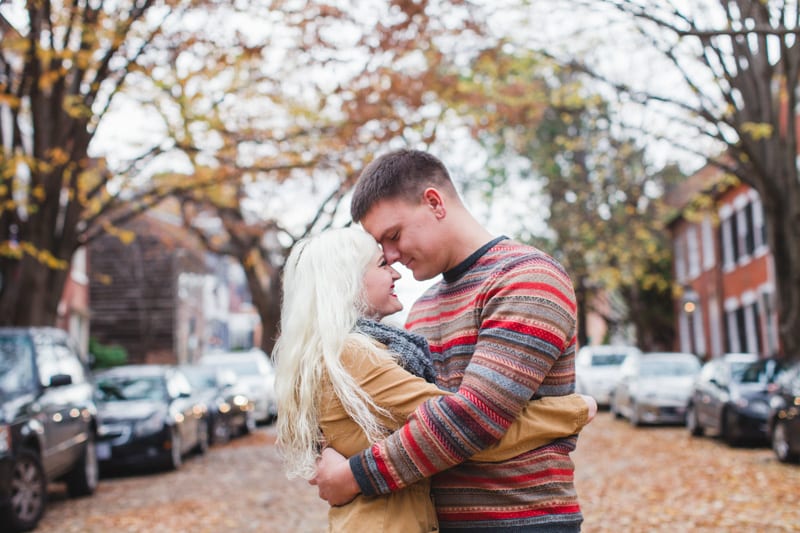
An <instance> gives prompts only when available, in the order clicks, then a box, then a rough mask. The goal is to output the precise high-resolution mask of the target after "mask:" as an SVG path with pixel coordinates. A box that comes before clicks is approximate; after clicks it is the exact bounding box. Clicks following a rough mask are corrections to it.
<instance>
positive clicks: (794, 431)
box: [767, 363, 800, 463]
mask: <svg viewBox="0 0 800 533" xmlns="http://www.w3.org/2000/svg"><path fill="white" fill-rule="evenodd" d="M775 385H776V386H775V390H774V392H773V394H772V396H771V397H770V411H769V422H768V430H767V431H768V433H769V438H770V441H771V443H772V449H773V450H774V451H775V455H776V456H777V457H778V459H779V460H780V461H782V462H785V463H788V462H797V461H798V460H800V363H795V364H794V365H792V366H790V367H789V368H786V369H785V370H784V371H783V372H782V373H781V375H780V376H778V378H777V379H776V380H775Z"/></svg>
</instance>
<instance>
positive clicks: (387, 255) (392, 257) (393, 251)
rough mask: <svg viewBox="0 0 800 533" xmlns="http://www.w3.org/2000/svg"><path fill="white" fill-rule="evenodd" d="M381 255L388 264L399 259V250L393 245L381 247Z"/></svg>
mask: <svg viewBox="0 0 800 533" xmlns="http://www.w3.org/2000/svg"><path fill="white" fill-rule="evenodd" d="M383 257H384V259H385V260H386V262H387V263H389V264H390V265H391V264H392V263H395V262H397V261H399V260H400V252H398V251H397V248H395V247H394V246H384V247H383Z"/></svg>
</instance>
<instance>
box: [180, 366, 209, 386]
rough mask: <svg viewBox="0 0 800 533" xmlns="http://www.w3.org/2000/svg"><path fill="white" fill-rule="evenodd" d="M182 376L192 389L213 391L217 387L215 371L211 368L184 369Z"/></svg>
mask: <svg viewBox="0 0 800 533" xmlns="http://www.w3.org/2000/svg"><path fill="white" fill-rule="evenodd" d="M183 374H184V375H185V376H186V379H188V380H189V383H190V384H191V385H192V388H193V389H200V390H204V389H213V388H215V387H216V386H217V371H216V370H215V369H213V368H184V369H183Z"/></svg>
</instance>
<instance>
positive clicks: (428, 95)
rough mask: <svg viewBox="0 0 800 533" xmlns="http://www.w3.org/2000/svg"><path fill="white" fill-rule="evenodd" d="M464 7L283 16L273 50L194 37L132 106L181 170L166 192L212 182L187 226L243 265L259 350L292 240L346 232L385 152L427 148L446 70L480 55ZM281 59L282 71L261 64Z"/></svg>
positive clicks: (310, 9) (274, 315) (304, 8)
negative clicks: (180, 157) (360, 182)
mask: <svg viewBox="0 0 800 533" xmlns="http://www.w3.org/2000/svg"><path fill="white" fill-rule="evenodd" d="M472 9H474V8H473V7H471V6H470V5H469V4H468V3H467V2H462V1H460V0H452V1H449V2H441V3H440V2H408V1H402V0H395V1H392V2H390V3H389V5H388V6H381V7H377V8H374V9H373V11H372V12H370V13H366V14H365V13H364V12H363V10H352V9H351V10H349V11H348V10H347V9H345V8H342V9H336V8H333V7H331V6H326V5H324V4H319V3H301V4H295V5H294V7H292V6H291V5H283V6H282V9H281V20H282V21H283V22H284V24H285V27H284V29H287V30H291V31H290V35H289V36H288V37H286V40H285V41H284V43H283V44H282V45H281V46H280V50H279V49H278V47H277V46H276V45H270V44H269V43H267V42H266V41H265V40H264V39H258V38H256V39H255V40H254V41H253V42H252V43H251V45H250V46H251V48H252V49H253V50H255V52H254V53H245V52H247V51H245V50H242V51H232V50H230V49H228V48H226V47H216V48H210V47H208V46H206V43H204V42H203V41H202V40H201V41H199V42H198V44H197V46H196V47H195V46H194V45H192V46H191V47H189V48H188V49H187V51H193V52H194V53H195V55H196V60H195V61H192V62H186V63H184V64H179V63H178V62H176V61H168V62H167V65H171V66H172V68H170V69H169V70H168V73H166V74H164V77H163V80H162V87H163V90H162V91H161V93H160V94H159V95H158V97H155V98H154V97H153V96H152V95H149V94H148V95H143V96H142V97H141V103H140V105H141V106H142V107H143V108H144V107H152V108H154V109H155V110H156V114H157V115H158V116H159V117H161V119H162V120H163V122H164V123H165V124H166V128H165V129H166V130H167V131H168V132H169V136H170V138H172V139H173V142H174V144H176V145H179V146H182V147H184V148H185V150H184V151H185V153H186V161H187V163H188V166H189V167H190V168H191V170H190V171H189V172H181V173H173V174H165V175H163V176H160V179H161V180H162V182H170V183H173V184H178V183H182V182H184V181H185V180H187V179H190V177H191V176H194V177H195V179H196V178H197V177H198V176H203V177H204V181H206V182H209V183H211V182H215V183H219V184H220V185H218V186H208V187H202V188H194V189H192V190H187V191H185V192H183V193H181V194H180V198H181V200H182V204H183V215H184V222H185V225H186V227H188V228H190V229H191V230H192V231H194V232H195V233H196V234H197V235H198V236H199V237H200V238H201V239H202V240H203V242H204V243H205V245H206V247H207V248H208V249H209V250H211V251H213V252H215V253H218V254H226V255H230V256H232V257H234V258H236V259H237V260H238V261H239V262H240V264H241V265H242V267H243V268H244V270H245V274H246V277H247V281H248V286H249V289H250V293H251V295H252V298H253V304H254V306H255V307H256V309H257V310H258V312H259V315H260V317H261V321H262V326H263V331H264V334H263V336H262V348H263V349H264V350H265V351H267V352H269V351H270V350H271V348H272V345H273V343H274V340H275V336H276V334H277V332H278V314H279V304H280V300H281V294H280V284H279V280H280V274H281V271H282V268H283V261H284V260H285V258H286V256H287V255H288V253H289V251H290V250H291V247H292V246H293V245H294V243H295V242H297V240H299V239H301V238H303V237H306V236H308V235H310V234H312V233H316V232H318V231H320V230H322V229H324V228H327V227H330V226H332V225H335V224H336V225H343V224H346V223H348V222H349V212H347V209H346V208H345V209H341V206H342V202H343V201H344V200H345V199H346V195H347V193H348V191H349V189H350V188H351V187H352V185H353V183H354V182H355V179H356V177H357V175H358V172H359V171H360V169H361V168H362V166H363V165H365V164H366V163H367V162H369V160H370V159H371V158H372V157H374V156H375V155H376V154H377V153H379V152H380V151H381V150H385V149H388V148H389V147H390V146H392V145H394V144H401V145H409V144H411V145H422V146H426V145H429V144H430V143H432V142H434V140H435V139H436V137H437V135H438V129H437V128H438V126H439V124H440V121H441V118H442V115H444V114H445V113H446V108H445V107H444V105H443V104H442V97H441V95H442V94H443V93H446V92H447V91H448V90H449V89H450V82H451V81H452V79H453V77H452V75H451V74H450V71H451V70H452V68H453V67H452V65H453V64H454V63H456V62H457V59H458V56H459V54H464V53H465V49H467V47H465V46H464V45H465V44H469V45H470V46H471V47H474V48H475V49H480V47H481V46H484V44H483V43H482V38H483V37H482V36H483V28H482V27H481V25H480V24H476V23H475V22H473V20H480V17H477V16H465V13H469V11H470V10H472ZM443 20H447V22H446V23H444V22H443ZM342 28H346V29H347V31H346V32H343V31H342ZM342 35H345V37H342ZM456 37H458V38H460V39H461V42H460V44H461V46H456V44H455V38H456ZM279 51H280V56H281V61H280V63H270V62H269V56H270V55H275V54H277V53H278V52H279ZM209 88H216V89H217V90H216V91H210V90H209ZM212 219H213V220H215V221H216V223H213V224H212V223H210V221H211V220H212Z"/></svg>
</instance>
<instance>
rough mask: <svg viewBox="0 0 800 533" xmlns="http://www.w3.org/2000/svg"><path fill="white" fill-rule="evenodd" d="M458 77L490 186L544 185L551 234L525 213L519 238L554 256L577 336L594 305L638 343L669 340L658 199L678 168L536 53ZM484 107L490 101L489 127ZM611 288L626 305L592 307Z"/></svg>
mask: <svg viewBox="0 0 800 533" xmlns="http://www.w3.org/2000/svg"><path fill="white" fill-rule="evenodd" d="M464 78H465V79H464V80H463V81H462V83H461V86H462V87H469V90H466V91H465V92H464V93H463V95H460V96H458V97H456V98H455V99H454V102H458V104H457V105H458V106H459V107H460V108H461V109H462V110H463V111H464V112H465V113H466V114H468V115H470V116H474V117H476V122H477V121H479V120H481V121H483V126H482V127H480V128H476V129H475V130H474V135H475V137H476V139H478V140H479V141H480V143H481V144H482V146H483V147H484V148H485V149H486V151H487V152H489V153H492V154H495V156H494V157H495V159H497V160H498V161H499V163H500V164H499V165H492V166H491V169H490V170H489V171H488V172H487V173H486V175H485V177H484V182H485V183H489V184H490V186H489V190H491V191H495V193H497V194H502V193H500V192H499V191H502V189H504V188H505V189H513V188H514V187H515V186H516V185H517V184H519V183H520V182H521V180H526V181H531V180H535V181H538V182H540V183H541V194H542V196H544V197H545V198H546V202H545V203H546V206H547V213H545V214H544V216H543V219H544V221H545V222H546V224H547V231H546V232H544V233H542V232H537V231H535V230H527V229H526V228H529V227H530V226H531V220H530V219H531V218H532V217H531V214H530V213H527V214H526V215H525V218H526V220H522V221H520V225H521V228H520V229H521V231H520V232H519V233H520V234H519V235H518V236H517V237H518V238H520V239H522V240H528V241H531V242H532V243H534V244H536V245H537V246H539V247H541V248H543V249H544V250H546V251H548V252H550V253H551V254H552V255H553V256H555V257H556V258H558V259H559V260H560V261H561V262H562V264H564V266H565V267H566V269H567V271H568V272H569V274H570V276H571V277H572V280H573V283H574V285H575V287H576V296H577V299H578V311H579V314H580V316H579V321H578V322H579V330H578V338H579V343H580V344H586V342H587V341H588V339H587V332H586V328H585V326H586V322H587V321H586V314H587V312H588V311H594V312H597V313H600V314H602V315H604V318H605V319H606V322H607V323H609V325H610V326H611V329H612V330H613V329H614V328H615V327H619V328H621V327H623V326H627V325H628V324H633V325H634V329H635V332H636V336H637V339H636V340H637V344H638V345H639V346H641V347H642V348H645V349H650V348H664V347H667V346H671V344H672V334H673V328H672V301H671V291H670V289H671V285H670V279H671V274H670V270H671V262H670V260H671V253H670V246H669V243H668V242H667V235H666V231H665V227H664V224H665V219H666V217H665V214H666V211H665V206H664V205H663V204H662V202H661V199H660V197H661V195H662V193H663V190H664V185H665V183H667V182H669V181H670V180H672V181H674V180H675V179H676V175H677V176H679V175H680V174H679V173H677V171H676V169H661V170H659V169H656V168H655V167H654V166H653V165H652V164H650V163H648V162H647V158H646V155H645V151H644V148H643V147H641V146H639V145H638V144H637V143H636V142H635V141H634V140H633V139H631V138H628V137H625V136H624V135H623V133H622V132H620V131H615V129H614V123H613V119H612V113H611V110H610V104H609V103H608V102H607V101H606V100H604V99H603V98H601V97H600V96H599V95H597V94H594V93H592V92H590V91H589V90H588V89H587V87H585V86H584V85H582V84H581V82H580V79H579V77H578V76H576V75H574V74H571V73H570V72H568V71H564V70H563V69H560V68H559V67H558V66H557V65H554V64H553V63H552V62H550V61H548V60H547V59H546V58H544V57H542V56H541V55H538V54H534V53H527V52H524V51H519V50H514V49H513V48H511V47H503V46H501V47H498V48H497V49H495V50H492V51H491V52H489V51H487V52H485V53H484V54H483V55H482V56H481V57H479V58H478V59H477V60H476V61H475V62H473V64H472V65H471V68H470V69H469V74H468V75H467V76H465V77H464ZM476 85H478V86H480V87H481V90H477V89H476V88H475V86H476ZM475 95H483V97H484V98H485V99H486V100H485V101H484V100H483V99H480V98H476V96H475ZM466 96H469V97H468V98H467V97H466ZM487 105H491V106H494V107H495V108H496V112H495V113H493V114H491V115H490V119H489V120H491V122H489V123H487V122H488V121H487V120H486V119H485V115H486V114H485V109H486V107H487ZM520 156H521V157H523V158H524V160H525V164H524V165H516V166H522V170H521V171H519V173H518V175H517V176H514V175H513V174H514V171H513V170H511V169H512V168H513V167H514V166H515V165H512V164H510V163H511V161H513V159H514V158H518V157H520ZM503 162H505V163H507V164H505V165H504V164H503ZM613 294H618V295H620V296H621V297H622V299H624V300H625V305H624V306H621V307H622V308H619V306H618V308H616V309H614V310H613V313H608V311H606V309H604V308H603V307H604V306H598V305H596V304H598V303H600V302H607V301H608V299H607V298H606V296H607V295H613Z"/></svg>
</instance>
